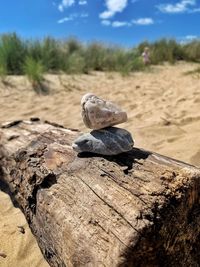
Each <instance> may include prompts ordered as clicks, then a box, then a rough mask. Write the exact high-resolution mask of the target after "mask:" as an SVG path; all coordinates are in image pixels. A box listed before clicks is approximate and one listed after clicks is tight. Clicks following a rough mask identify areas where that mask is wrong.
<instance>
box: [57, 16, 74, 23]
mask: <svg viewBox="0 0 200 267" xmlns="http://www.w3.org/2000/svg"><path fill="white" fill-rule="evenodd" d="M73 19H74V18H73V17H70V16H69V17H65V18H62V19H59V20H58V21H57V22H58V23H59V24H62V23H64V22H67V21H70V20H73Z"/></svg>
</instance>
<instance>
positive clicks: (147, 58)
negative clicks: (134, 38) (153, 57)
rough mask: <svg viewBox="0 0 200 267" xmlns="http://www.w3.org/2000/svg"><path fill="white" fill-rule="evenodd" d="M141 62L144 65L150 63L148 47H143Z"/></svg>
mask: <svg viewBox="0 0 200 267" xmlns="http://www.w3.org/2000/svg"><path fill="white" fill-rule="evenodd" d="M142 57H143V62H144V64H145V65H148V64H149V63H150V54H149V48H148V47H145V48H144V52H143V53H142Z"/></svg>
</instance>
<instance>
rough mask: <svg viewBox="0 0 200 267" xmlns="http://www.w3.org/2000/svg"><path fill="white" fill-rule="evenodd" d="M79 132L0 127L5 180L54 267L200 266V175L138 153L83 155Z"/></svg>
mask: <svg viewBox="0 0 200 267" xmlns="http://www.w3.org/2000/svg"><path fill="white" fill-rule="evenodd" d="M79 134H80V133H79V132H78V131H77V130H73V129H71V130H70V129H65V128H63V127H61V126H59V125H56V124H51V123H48V122H41V121H39V120H37V119H32V120H31V121H16V122H13V123H8V124H5V125H3V126H2V127H1V128H0V166H1V175H0V176H1V179H3V180H4V182H6V183H7V184H8V186H9V189H10V191H11V192H12V193H13V195H14V196H15V199H16V201H17V202H18V204H19V206H20V207H21V209H22V211H23V212H24V214H25V216H26V219H27V221H28V223H29V225H30V227H31V229H32V232H33V233H34V235H35V236H36V238H37V241H38V243H39V246H40V248H41V251H42V253H43V255H44V256H45V258H46V259H47V261H48V262H49V264H50V266H54V267H55V266H62V267H63V266H67V267H71V266H87V267H88V266H91V267H102V266H106V267H113V266H118V267H119V266H142V267H146V266H153V267H156V266H162V267H165V266H170V267H171V266H178V267H180V266H184V267H187V266H190V267H191V266H195V267H196V266H200V205H199V204H200V169H198V168H196V167H194V166H191V165H188V164H185V163H183V162H179V161H176V160H173V159H170V158H167V157H164V156H161V155H158V154H155V153H151V152H148V151H144V150H141V149H137V148H134V149H133V150H132V151H130V152H128V153H124V154H121V155H118V156H114V157H100V156H98V155H91V154H82V155H77V154H76V152H74V151H73V150H72V148H71V144H72V142H73V140H74V139H75V138H76V137H77V136H78V135H79ZM186 151H187V148H186Z"/></svg>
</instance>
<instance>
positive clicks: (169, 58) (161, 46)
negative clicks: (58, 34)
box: [0, 33, 200, 87]
mask: <svg viewBox="0 0 200 267" xmlns="http://www.w3.org/2000/svg"><path fill="white" fill-rule="evenodd" d="M146 46H148V47H149V49H150V60H151V65H156V64H162V63H164V62H169V63H171V64H174V63H176V62H177V61H178V60H185V61H192V62H200V41H198V40H195V41H193V42H191V43H187V44H180V43H178V42H176V41H175V40H172V39H161V40H158V41H155V42H153V43H149V42H147V41H145V42H143V43H141V44H139V45H138V46H137V47H132V48H129V49H127V48H126V49H125V48H123V47H119V46H114V45H106V44H104V43H101V42H93V43H89V44H87V45H85V44H83V43H81V42H80V41H78V40H77V39H75V38H69V39H66V40H58V39H54V38H52V37H46V38H44V39H41V40H36V39H29V40H24V39H22V38H20V37H19V36H18V35H17V34H16V33H9V34H2V35H1V36H0V79H1V81H5V79H6V76H7V75H10V74H15V75H23V74H26V75H27V77H28V78H29V80H30V81H31V83H32V85H33V87H37V86H38V85H40V84H42V80H43V74H44V72H48V73H59V72H65V73H68V74H76V73H85V74H88V73H90V72H91V71H106V72H110V71H111V72H112V71H117V72H120V73H121V74H122V75H123V76H126V75H128V74H129V73H131V72H134V71H143V70H148V69H149V66H148V67H146V66H145V65H144V64H143V61H142V58H141V54H142V52H143V50H144V48H145V47H146ZM36 85H37V86H36Z"/></svg>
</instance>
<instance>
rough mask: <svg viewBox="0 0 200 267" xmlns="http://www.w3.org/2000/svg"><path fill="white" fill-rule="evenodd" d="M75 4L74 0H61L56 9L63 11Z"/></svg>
mask: <svg viewBox="0 0 200 267" xmlns="http://www.w3.org/2000/svg"><path fill="white" fill-rule="evenodd" d="M74 4H75V0H62V2H61V3H60V4H59V6H58V10H59V11H60V12H63V11H64V9H65V8H67V7H70V6H72V5H74Z"/></svg>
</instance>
